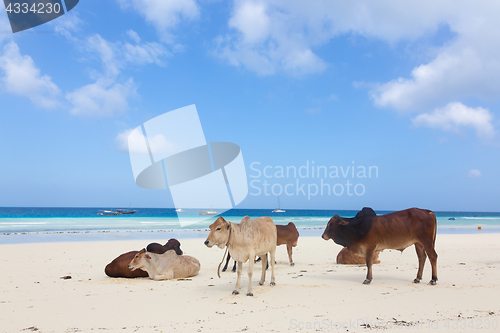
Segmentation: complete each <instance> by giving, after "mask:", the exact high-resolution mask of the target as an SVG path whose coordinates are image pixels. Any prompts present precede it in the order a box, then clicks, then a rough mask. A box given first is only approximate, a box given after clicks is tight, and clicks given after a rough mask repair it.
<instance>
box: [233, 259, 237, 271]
mask: <svg viewBox="0 0 500 333" xmlns="http://www.w3.org/2000/svg"><path fill="white" fill-rule="evenodd" d="M234 272H236V260H235V261H234V266H233V273H234Z"/></svg>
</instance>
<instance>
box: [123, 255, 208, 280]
mask: <svg viewBox="0 0 500 333" xmlns="http://www.w3.org/2000/svg"><path fill="white" fill-rule="evenodd" d="M128 268H130V269H131V270H132V271H134V270H136V269H142V270H144V271H146V272H148V275H149V278H150V279H152V280H155V281H159V280H172V279H183V278H187V277H189V276H194V275H196V274H198V272H199V271H200V262H199V261H198V259H196V258H194V257H191V256H186V255H178V254H177V253H175V251H174V250H168V251H167V252H165V253H163V254H156V253H152V252H146V249H142V250H140V251H139V253H137V254H136V255H135V257H134V258H133V259H132V261H131V262H130V264H129V265H128Z"/></svg>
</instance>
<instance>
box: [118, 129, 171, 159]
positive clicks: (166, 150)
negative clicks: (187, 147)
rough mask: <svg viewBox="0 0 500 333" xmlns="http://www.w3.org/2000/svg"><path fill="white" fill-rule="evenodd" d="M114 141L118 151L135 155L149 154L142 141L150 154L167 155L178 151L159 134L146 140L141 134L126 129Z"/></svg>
mask: <svg viewBox="0 0 500 333" xmlns="http://www.w3.org/2000/svg"><path fill="white" fill-rule="evenodd" d="M115 140H116V142H118V149H120V150H123V151H130V152H131V153H135V154H148V153H149V152H148V150H147V149H144V144H143V143H144V140H146V142H148V144H149V147H150V149H151V152H152V153H155V154H156V153H159V154H165V155H168V154H171V153H174V152H176V151H178V149H177V148H176V146H175V145H174V144H172V143H170V142H168V141H167V139H166V138H165V137H164V136H163V135H161V134H157V135H155V136H153V137H152V138H149V140H147V139H146V138H145V137H144V135H143V134H142V133H138V132H137V131H133V130H132V129H128V130H125V131H123V132H121V133H119V134H118V135H117V136H116V138H115Z"/></svg>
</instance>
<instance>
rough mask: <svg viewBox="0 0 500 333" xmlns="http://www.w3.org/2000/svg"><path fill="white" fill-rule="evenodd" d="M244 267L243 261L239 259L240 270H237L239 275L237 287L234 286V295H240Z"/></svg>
mask: <svg viewBox="0 0 500 333" xmlns="http://www.w3.org/2000/svg"><path fill="white" fill-rule="evenodd" d="M242 269H243V263H242V262H241V261H238V270H237V275H238V277H237V278H236V287H234V290H233V295H238V294H239V293H240V292H239V291H238V289H240V281H241V270H242Z"/></svg>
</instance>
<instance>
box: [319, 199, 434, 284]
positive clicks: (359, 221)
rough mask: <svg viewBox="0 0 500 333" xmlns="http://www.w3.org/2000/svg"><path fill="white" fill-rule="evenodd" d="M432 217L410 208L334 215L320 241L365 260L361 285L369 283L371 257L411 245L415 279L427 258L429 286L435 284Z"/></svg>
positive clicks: (418, 277)
mask: <svg viewBox="0 0 500 333" xmlns="http://www.w3.org/2000/svg"><path fill="white" fill-rule="evenodd" d="M436 229H437V222H436V215H435V214H434V213H433V212H432V211H430V210H426V209H419V208H410V209H405V210H401V211H398V212H394V213H390V214H386V215H381V216H377V214H376V213H375V212H374V211H373V209H371V208H367V207H365V208H363V209H362V210H361V211H359V212H358V213H357V214H356V216H355V217H352V218H346V217H340V216H338V215H335V216H334V217H332V218H331V219H330V221H328V224H327V226H326V229H325V231H324V233H323V236H322V237H323V239H325V240H329V239H332V240H333V241H334V242H335V243H337V244H340V245H342V246H345V247H347V248H348V249H349V251H350V252H352V253H354V254H357V255H359V256H361V257H365V258H366V266H367V268H368V272H367V274H366V280H365V281H364V282H363V283H364V284H369V283H370V282H371V281H372V264H373V253H374V252H375V251H382V250H385V249H394V250H399V251H401V252H402V251H403V250H404V249H406V248H407V247H409V246H411V245H414V244H415V250H416V251H417V256H418V271H417V277H416V278H415V280H413V282H414V283H419V282H420V280H421V279H422V273H423V270H424V264H425V259H426V257H427V256H428V257H429V260H430V262H431V266H432V279H431V281H430V284H433V285H434V284H436V281H437V257H438V255H437V253H436V251H435V250H434V243H435V241H436Z"/></svg>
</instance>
